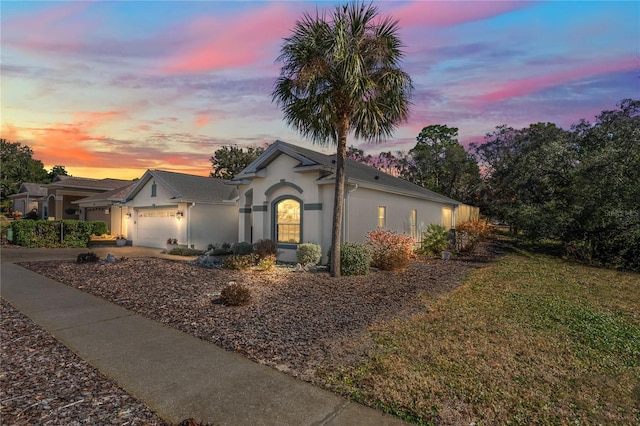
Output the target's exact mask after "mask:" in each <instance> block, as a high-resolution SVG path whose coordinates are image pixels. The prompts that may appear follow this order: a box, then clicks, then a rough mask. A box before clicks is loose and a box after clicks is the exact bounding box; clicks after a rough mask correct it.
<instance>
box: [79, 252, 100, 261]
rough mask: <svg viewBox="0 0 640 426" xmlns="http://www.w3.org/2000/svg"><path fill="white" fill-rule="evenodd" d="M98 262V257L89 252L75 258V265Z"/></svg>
mask: <svg viewBox="0 0 640 426" xmlns="http://www.w3.org/2000/svg"><path fill="white" fill-rule="evenodd" d="M98 260H100V256H98V255H97V254H95V253H94V252H92V251H90V252H87V253H80V254H79V255H78V257H77V258H76V262H77V263H96V262H97V261H98Z"/></svg>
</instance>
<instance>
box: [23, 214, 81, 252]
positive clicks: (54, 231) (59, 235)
mask: <svg viewBox="0 0 640 426" xmlns="http://www.w3.org/2000/svg"><path fill="white" fill-rule="evenodd" d="M12 228H13V231H14V241H15V243H16V244H17V245H20V246H24V247H87V245H88V244H89V240H90V238H91V233H92V229H93V228H92V226H91V225H90V224H89V223H88V222H85V221H81V220H68V219H64V220H19V221H15V222H13V224H12Z"/></svg>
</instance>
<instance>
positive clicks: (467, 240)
mask: <svg viewBox="0 0 640 426" xmlns="http://www.w3.org/2000/svg"><path fill="white" fill-rule="evenodd" d="M491 232H492V228H491V226H490V225H489V224H488V223H487V222H486V221H484V220H471V221H469V222H461V223H458V224H457V225H456V250H458V251H471V250H473V249H474V248H475V246H476V245H477V244H478V243H479V242H480V241H482V240H485V239H487V238H489V235H491Z"/></svg>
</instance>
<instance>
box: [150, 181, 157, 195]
mask: <svg viewBox="0 0 640 426" xmlns="http://www.w3.org/2000/svg"><path fill="white" fill-rule="evenodd" d="M157 191H158V186H157V185H156V181H155V180H154V181H153V184H152V185H151V196H152V197H156V196H157V195H158V193H157Z"/></svg>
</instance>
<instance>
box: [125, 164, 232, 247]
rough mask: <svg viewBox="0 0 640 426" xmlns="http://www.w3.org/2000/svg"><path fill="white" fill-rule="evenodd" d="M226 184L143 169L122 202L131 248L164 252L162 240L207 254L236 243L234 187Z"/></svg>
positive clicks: (164, 243) (209, 179)
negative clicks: (214, 246) (215, 247)
mask: <svg viewBox="0 0 640 426" xmlns="http://www.w3.org/2000/svg"><path fill="white" fill-rule="evenodd" d="M225 182H226V181H223V180H220V179H214V178H207V177H202V176H193V175H187V174H183V173H173V172H167V171H162V170H147V171H146V172H145V174H144V175H143V176H142V178H141V179H140V180H139V181H137V183H136V184H135V185H134V186H133V188H132V189H131V190H130V191H129V193H128V194H127V195H126V196H125V198H124V200H123V207H124V208H125V209H126V213H125V216H126V219H125V220H126V221H128V223H127V224H126V225H127V226H126V227H127V230H128V234H127V237H128V239H130V240H131V241H132V243H133V245H134V246H143V247H155V248H165V247H166V243H167V240H176V241H177V244H179V245H181V246H184V247H189V248H195V249H201V250H202V249H206V248H207V246H208V245H209V244H222V243H225V242H226V243H232V242H235V241H236V239H237V229H238V213H237V211H238V206H237V191H236V189H235V187H233V186H229V185H227V184H225Z"/></svg>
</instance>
